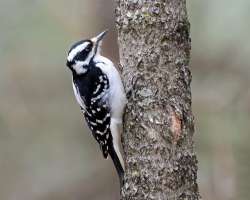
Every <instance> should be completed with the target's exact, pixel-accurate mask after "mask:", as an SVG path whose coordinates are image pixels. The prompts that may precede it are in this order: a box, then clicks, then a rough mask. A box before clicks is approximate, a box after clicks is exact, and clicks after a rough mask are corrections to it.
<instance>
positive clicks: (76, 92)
mask: <svg viewBox="0 0 250 200" xmlns="http://www.w3.org/2000/svg"><path fill="white" fill-rule="evenodd" d="M72 86H73V91H74V95H75V97H76V101H77V103H78V104H79V105H80V106H81V107H82V108H83V110H85V104H84V102H83V100H82V98H81V95H80V92H79V90H78V88H76V86H75V84H74V81H73V77H72Z"/></svg>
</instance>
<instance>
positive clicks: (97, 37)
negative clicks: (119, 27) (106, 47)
mask: <svg viewBox="0 0 250 200" xmlns="http://www.w3.org/2000/svg"><path fill="white" fill-rule="evenodd" d="M107 32H108V30H105V31H103V32H101V33H99V34H98V35H97V36H96V37H93V38H92V39H91V41H92V42H93V43H94V44H98V43H99V42H100V41H101V40H102V39H103V37H104V36H105V35H106V34H107Z"/></svg>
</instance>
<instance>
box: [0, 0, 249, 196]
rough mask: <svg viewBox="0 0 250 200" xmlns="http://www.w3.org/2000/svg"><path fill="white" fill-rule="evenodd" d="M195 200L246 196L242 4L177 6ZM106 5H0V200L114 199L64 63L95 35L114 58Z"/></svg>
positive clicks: (14, 0) (196, 0)
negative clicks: (184, 49)
mask: <svg viewBox="0 0 250 200" xmlns="http://www.w3.org/2000/svg"><path fill="white" fill-rule="evenodd" d="M187 4H188V12H189V18H190V22H191V36H192V60H191V63H190V66H191V69H192V73H193V81H192V94H193V111H194V114H195V119H196V135H195V141H196V151H197V154H198V159H199V174H198V176H199V180H198V181H199V185H200V191H201V194H202V196H203V198H204V199H214V200H229V199H230V200H231V199H232V200H233V199H241V200H248V199H250V194H249V191H250V184H249V179H250V170H249V169H250V159H249V158H250V156H249V153H250V145H249V142H250V134H249V133H250V131H249V130H250V66H249V61H250V58H249V53H250V41H249V32H250V23H249V19H250V12H249V11H250V1H248V0H238V1H233V0H220V1H217V0H210V1H201V0H192V1H187ZM113 10H114V2H113V1H106V0H72V1H66V0H60V1H59V0H54V1H50V0H43V1H41V0H0V27H1V37H0V61H1V73H0V102H1V103H0V177H1V178H0V199H1V200H56V199H60V200H68V199H71V200H82V199H88V200H97V199H102V200H113V199H114V200H115V199H118V196H119V182H118V179H117V177H116V172H115V170H114V168H113V165H112V163H111V161H110V160H107V161H105V160H103V158H102V155H101V153H100V150H99V147H98V145H97V144H96V143H95V141H94V139H93V138H92V136H90V133H89V131H88V130H87V129H86V126H85V123H84V122H83V119H82V116H81V113H80V110H79V107H78V106H77V104H76V102H75V99H74V96H73V92H72V88H71V75H70V72H69V71H68V69H67V68H66V66H65V60H66V53H67V50H68V48H69V46H70V44H72V43H73V42H74V41H76V40H78V39H81V38H87V37H92V36H94V35H95V34H97V33H99V32H100V31H102V30H103V29H106V28H109V29H110V30H111V31H110V32H109V34H108V36H107V37H106V39H105V41H104V44H103V49H104V51H103V52H104V55H106V56H108V57H110V58H112V60H113V61H114V62H115V63H117V62H118V48H117V43H116V34H115V28H114V14H113Z"/></svg>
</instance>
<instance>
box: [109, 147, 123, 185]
mask: <svg viewBox="0 0 250 200" xmlns="http://www.w3.org/2000/svg"><path fill="white" fill-rule="evenodd" d="M109 155H110V157H111V159H112V160H113V163H114V165H115V169H116V171H117V174H118V176H119V179H120V184H121V186H122V185H123V177H124V169H123V167H122V164H121V161H120V160H119V157H118V156H117V154H116V151H115V149H114V146H113V145H112V147H110V148H109Z"/></svg>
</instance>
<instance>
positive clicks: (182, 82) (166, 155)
mask: <svg viewBox="0 0 250 200" xmlns="http://www.w3.org/2000/svg"><path fill="white" fill-rule="evenodd" d="M116 24H117V29H118V38H119V39H118V40H119V49H120V62H121V67H122V76H123V80H124V85H125V90H126V92H127V95H128V104H127V109H126V113H125V116H124V134H123V136H122V143H123V148H124V154H125V162H126V172H125V181H124V186H123V187H122V199H126V200H127V199H136V200H143V199H146V200H150V199H157V200H161V199H164V200H166V199H199V198H200V196H199V192H198V185H197V183H196V181H197V159H196V155H195V152H194V149H193V140H192V137H193V133H194V123H193V115H192V111H191V91H190V82H191V73H190V70H189V66H188V64H189V59H190V46H191V45H190V43H191V42H190V37H189V28H190V25H189V21H188V18H187V11H186V1H185V0H117V7H116Z"/></svg>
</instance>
